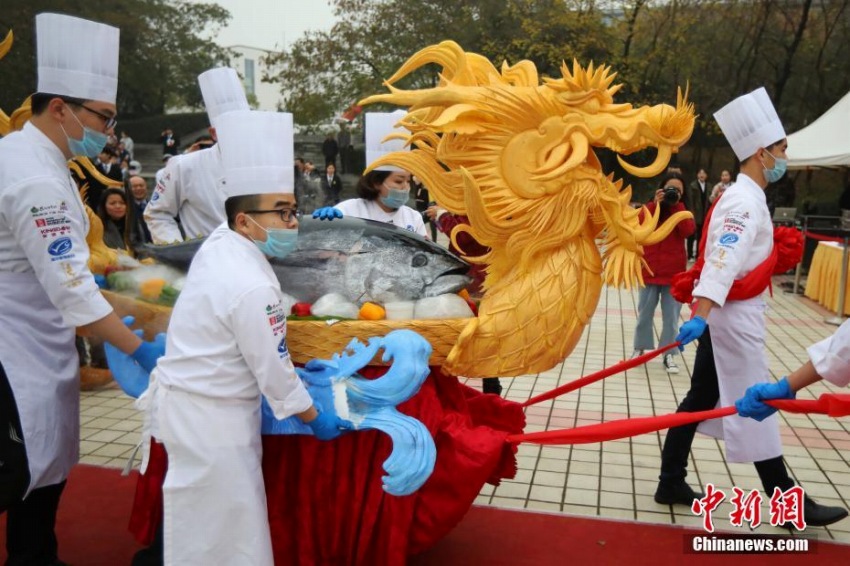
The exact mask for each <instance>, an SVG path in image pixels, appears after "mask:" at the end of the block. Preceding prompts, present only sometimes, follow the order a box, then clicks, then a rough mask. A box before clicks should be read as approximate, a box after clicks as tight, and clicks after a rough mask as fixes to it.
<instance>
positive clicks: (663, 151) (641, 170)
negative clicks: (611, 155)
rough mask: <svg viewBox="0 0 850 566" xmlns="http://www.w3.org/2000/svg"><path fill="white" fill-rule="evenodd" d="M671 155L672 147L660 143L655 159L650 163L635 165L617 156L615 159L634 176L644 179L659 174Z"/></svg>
mask: <svg viewBox="0 0 850 566" xmlns="http://www.w3.org/2000/svg"><path fill="white" fill-rule="evenodd" d="M672 156H673V148H671V147H670V146H668V145H660V146H658V155H656V156H655V161H653V162H652V163H651V164H650V165H647V166H646V167H636V166H634V165H632V164H630V163H628V162H627V161H626V160H625V159H623V158H622V157H620V156H619V155H618V156H617V161H619V162H620V166H621V167H622V168H623V169H625V170H626V171H627V172H629V173H631V174H632V175H634V176H635V177H642V178H644V179H646V178H649V177H654V176H656V175H660V174H661V172H663V171H664V169H665V168H666V167H667V164H668V163H669V162H670V158H671V157H672Z"/></svg>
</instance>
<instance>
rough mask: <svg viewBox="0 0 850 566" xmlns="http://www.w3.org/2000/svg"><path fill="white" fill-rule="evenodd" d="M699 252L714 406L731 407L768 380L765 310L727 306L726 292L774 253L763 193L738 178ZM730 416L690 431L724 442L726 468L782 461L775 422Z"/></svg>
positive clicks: (758, 301) (757, 302) (748, 304)
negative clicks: (709, 303) (702, 253)
mask: <svg viewBox="0 0 850 566" xmlns="http://www.w3.org/2000/svg"><path fill="white" fill-rule="evenodd" d="M708 230H709V232H708V235H707V237H706V244H705V265H704V267H703V269H702V273H701V274H700V279H699V282H698V283H697V286H696V287H695V288H694V293H693V294H694V297H706V298H708V299H711V300H712V301H714V302H715V303H717V304H718V305H719V306H718V307H717V308H714V309H712V310H711V312H710V313H709V315H708V325H709V328H710V329H711V345H712V350H713V353H714V364H715V368H716V369H717V386H718V389H719V393H720V399H719V402H718V406H721V407H724V406H729V405H732V404H733V403H734V402H735V401H736V400H737V399H740V398H741V397H743V396H744V393H745V392H746V390H747V388H748V387H750V386H752V385H755V384H757V383H766V382H767V381H768V379H769V376H770V370H769V368H768V364H767V358H766V356H765V351H764V336H765V320H764V311H765V308H766V306H765V303H764V300H763V299H762V298H761V297H753V298H750V299H745V300H740V301H727V300H726V298H727V295H728V293H729V289H730V288H731V287H732V284H733V283H734V282H735V280H737V279H741V278H742V277H744V276H746V275H747V274H748V273H750V272H751V271H752V270H753V269H755V268H756V266H758V265H759V264H761V263H762V262H764V261H765V260H766V259H767V258H768V257H769V256H770V253H771V251H772V249H773V223H772V222H771V219H770V212H769V211H768V208H767V202H766V199H765V194H764V189H762V188H761V187H759V186H758V185H757V184H756V183H755V181H753V180H752V179H751V178H750V177H748V176H747V175H744V174H739V175H738V178H737V180H736V182H735V184H734V185H732V186H730V187H729V188H728V189H727V190H726V192H725V193H724V194H723V197H722V198H721V199H720V201H719V202H718V204H717V206H716V207H715V208H714V212H713V213H712V215H711V222H710V224H709V226H708ZM777 419H778V417H777V416H776V415H771V416H770V417H768V418H767V419H765V420H764V421H762V422H758V421H755V420H753V419H747V418H743V417H740V416H737V415H733V416H730V417H726V418H723V419H714V420H710V421H705V422H703V423H700V425H699V426H698V428H697V430H699V431H700V432H704V433H706V434H710V435H712V436H715V437H718V438H723V440H724V441H725V444H726V460H727V461H728V462H736V463H740V462H760V461H762V460H769V459H771V458H775V457H777V456H781V455H782V440H781V438H780V436H779V421H778V420H777Z"/></svg>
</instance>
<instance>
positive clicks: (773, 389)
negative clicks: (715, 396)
mask: <svg viewBox="0 0 850 566" xmlns="http://www.w3.org/2000/svg"><path fill="white" fill-rule="evenodd" d="M808 353H809V361H808V362H806V363H805V364H803V365H802V366H800V367H799V368H797V369H796V370H795V371H793V372H791V373H790V374H788V375H787V376H785V377H783V378H782V379H780V380H779V381H777V382H769V383H758V384H756V385H753V386H751V387H750V388H749V389H747V393H746V394H745V395H744V396H743V397H742V398H741V399H738V400H737V401H735V407H737V408H738V414H739V415H741V416H742V417H752V418H754V419H756V420H758V421H762V420H764V419H766V418H767V417H769V416H770V415H772V414H773V413H775V412H776V409H774V408H773V407H770V406H769V405H765V404H764V402H763V401H765V400H768V399H794V398H795V397H796V392H797V391H799V390H800V389H802V388H803V387H806V386H808V385H811V384H812V383H817V382H818V381H821V380H826V381H828V382H830V383H832V384H833V385H837V386H838V387H847V385H848V384H850V320H845V321H844V323H843V324H842V325H841V326H839V327H838V330H836V331H835V334H833V335H832V336H830V337H829V338H825V339H823V340H821V341H820V342H817V343H816V344H813V345H812V346H809V348H808Z"/></svg>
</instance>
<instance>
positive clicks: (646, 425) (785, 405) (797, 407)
mask: <svg viewBox="0 0 850 566" xmlns="http://www.w3.org/2000/svg"><path fill="white" fill-rule="evenodd" d="M767 404H768V405H771V406H773V407H776V408H777V409H781V410H783V411H788V412H791V413H820V414H824V415H829V416H831V417H835V418H837V417H844V416H847V415H850V394H837V393H824V394H822V395H821V396H820V397H819V398H818V399H817V400H813V401H812V400H774V401H768V402H767ZM734 414H737V411H736V410H735V407H723V408H720V409H711V410H710V411H697V412H694V413H673V414H670V415H661V416H658V417H639V418H632V419H622V420H618V421H611V422H607V423H601V424H595V425H587V426H580V427H576V428H571V429H566V430H547V431H544V432H532V433H528V434H514V435H511V436H509V437H508V442H511V443H514V444H519V443H521V442H530V443H532V444H544V445H550V444H589V443H592V442H605V441H606V440H618V439H621V438H628V437H630V436H637V435H640V434H646V433H648V432H656V431H659V430H663V429H665V428H672V427H675V426H681V425H686V424H690V423H696V422H700V421H704V420H708V419H716V418H720V417H725V416H729V415H734Z"/></svg>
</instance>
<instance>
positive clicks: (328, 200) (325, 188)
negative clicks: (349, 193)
mask: <svg viewBox="0 0 850 566" xmlns="http://www.w3.org/2000/svg"><path fill="white" fill-rule="evenodd" d="M340 193H342V179H340V178H339V175H337V174H336V165H334V164H333V163H328V165H327V167H326V168H325V174H324V176H323V177H322V194H323V195H324V197H325V204H324V205H323V206H333V205H335V204H336V203H338V202H339V195H340Z"/></svg>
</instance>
